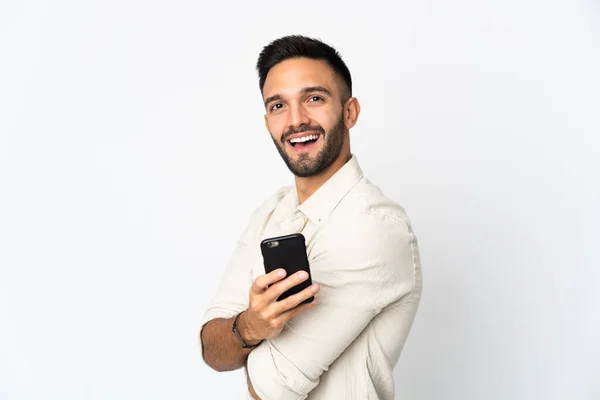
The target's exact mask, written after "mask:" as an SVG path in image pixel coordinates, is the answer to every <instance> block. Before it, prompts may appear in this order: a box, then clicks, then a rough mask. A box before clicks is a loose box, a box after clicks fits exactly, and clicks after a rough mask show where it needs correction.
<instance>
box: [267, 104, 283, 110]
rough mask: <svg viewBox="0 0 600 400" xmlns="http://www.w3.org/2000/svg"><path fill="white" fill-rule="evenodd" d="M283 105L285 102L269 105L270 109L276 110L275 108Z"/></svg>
mask: <svg viewBox="0 0 600 400" xmlns="http://www.w3.org/2000/svg"><path fill="white" fill-rule="evenodd" d="M281 107H283V104H281V103H275V104H273V105H272V106H271V107H269V110H271V111H275V110H278V109H280V108H281Z"/></svg>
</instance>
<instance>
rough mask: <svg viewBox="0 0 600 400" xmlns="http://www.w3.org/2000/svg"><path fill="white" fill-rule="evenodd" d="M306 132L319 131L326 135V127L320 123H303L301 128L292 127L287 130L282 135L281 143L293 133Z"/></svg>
mask: <svg viewBox="0 0 600 400" xmlns="http://www.w3.org/2000/svg"><path fill="white" fill-rule="evenodd" d="M304 132H319V133H320V134H321V135H323V136H325V129H323V128H322V127H321V126H319V125H314V126H309V125H303V126H301V127H300V128H299V129H295V128H290V129H288V130H287V131H285V132H284V134H283V135H281V143H285V142H286V141H287V140H288V138H289V137H290V136H292V135H295V134H297V133H304Z"/></svg>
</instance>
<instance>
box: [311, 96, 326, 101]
mask: <svg viewBox="0 0 600 400" xmlns="http://www.w3.org/2000/svg"><path fill="white" fill-rule="evenodd" d="M322 100H323V98H322V97H321V96H310V99H309V101H322Z"/></svg>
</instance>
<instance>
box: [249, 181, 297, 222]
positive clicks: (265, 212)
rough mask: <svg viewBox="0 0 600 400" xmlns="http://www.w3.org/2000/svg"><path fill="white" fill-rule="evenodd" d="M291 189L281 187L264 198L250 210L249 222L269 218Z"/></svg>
mask: <svg viewBox="0 0 600 400" xmlns="http://www.w3.org/2000/svg"><path fill="white" fill-rule="evenodd" d="M293 189H294V187H293V186H282V187H280V188H278V189H276V190H275V191H273V192H272V193H271V194H269V195H268V196H266V197H264V198H263V199H262V200H261V201H260V203H259V204H258V205H257V206H255V207H254V209H253V210H252V212H251V214H250V222H251V223H252V222H259V221H266V220H267V219H268V218H269V217H270V216H271V214H272V213H273V211H275V208H277V206H278V205H279V203H280V202H281V201H282V200H283V198H284V197H285V196H287V195H288V194H289V193H290V191H291V190H293Z"/></svg>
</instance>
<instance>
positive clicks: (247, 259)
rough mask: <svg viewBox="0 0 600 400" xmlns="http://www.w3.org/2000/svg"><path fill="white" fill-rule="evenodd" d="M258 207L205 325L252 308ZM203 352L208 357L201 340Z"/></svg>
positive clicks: (214, 299)
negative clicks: (253, 261)
mask: <svg viewBox="0 0 600 400" xmlns="http://www.w3.org/2000/svg"><path fill="white" fill-rule="evenodd" d="M257 213H258V210H255V211H254V213H253V214H252V216H251V217H250V221H249V222H248V225H247V226H246V228H245V230H244V232H243V233H242V234H241V235H240V237H239V238H238V240H237V243H236V246H235V248H234V250H233V253H232V255H231V256H230V258H229V261H228V263H227V264H226V266H225V270H224V273H223V276H222V277H221V281H220V282H219V285H218V289H217V292H216V294H215V296H214V297H213V298H212V299H211V301H210V302H209V304H208V307H207V308H206V311H205V313H204V316H203V318H202V320H201V328H200V329H202V328H203V327H204V325H205V324H206V323H207V322H209V321H211V320H213V319H215V318H231V317H233V316H234V315H236V314H237V313H239V312H242V311H244V310H245V309H247V308H248V304H249V289H250V286H251V285H252V265H251V259H252V258H251V257H252V248H251V246H252V243H254V235H255V232H256V226H255V221H256V217H257ZM200 349H201V350H200V352H201V356H202V360H204V349H203V346H202V343H200Z"/></svg>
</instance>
